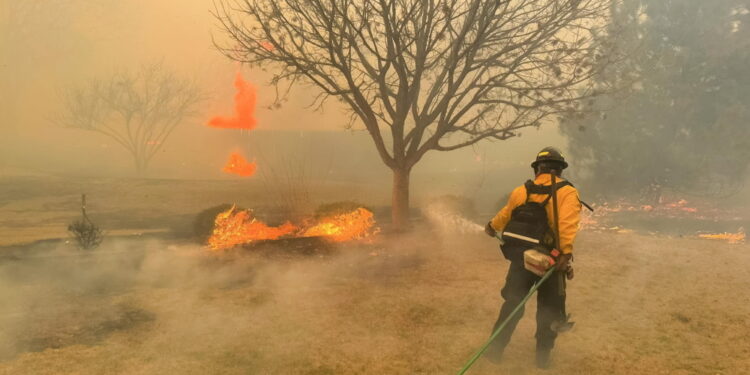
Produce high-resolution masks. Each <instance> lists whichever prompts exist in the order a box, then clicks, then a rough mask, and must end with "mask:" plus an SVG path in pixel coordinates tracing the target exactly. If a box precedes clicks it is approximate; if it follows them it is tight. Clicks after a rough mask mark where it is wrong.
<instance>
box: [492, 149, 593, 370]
mask: <svg viewBox="0 0 750 375" xmlns="http://www.w3.org/2000/svg"><path fill="white" fill-rule="evenodd" d="M531 167H532V168H533V169H534V174H535V179H534V180H533V181H531V180H529V181H527V182H526V184H524V185H521V186H519V187H517V188H516V189H514V190H513V192H512V193H511V195H510V198H509V200H508V203H507V204H506V205H505V207H503V208H502V209H501V210H500V212H498V214H497V215H496V216H495V217H494V218H493V219H492V220H491V221H490V222H489V223H487V226H486V228H485V232H486V233H487V234H488V235H490V236H493V237H495V236H497V235H498V233H500V234H502V239H503V240H504V243H503V245H502V247H501V248H502V251H503V254H504V255H505V257H506V258H508V259H509V260H510V267H509V269H508V274H507V276H506V279H505V286H504V287H503V289H502V292H501V295H502V297H503V299H504V300H505V302H504V303H503V305H502V308H501V309H500V316H499V317H498V319H497V322H496V323H495V328H494V329H493V332H494V331H495V329H497V327H498V326H499V325H500V324H501V322H503V321H504V320H505V319H506V318H507V317H508V316H509V315H510V313H511V312H512V311H513V310H514V309H515V308H516V306H518V304H519V303H520V301H521V300H522V299H523V298H524V296H526V294H527V293H528V292H529V290H530V289H531V287H532V286H533V285H534V283H535V282H536V281H538V280H539V279H540V277H539V276H537V275H536V274H534V273H532V272H530V271H528V270H526V268H524V262H523V252H524V251H525V250H528V249H532V248H533V249H537V250H540V251H545V252H546V253H548V254H559V255H558V257H557V259H556V263H557V269H556V271H555V274H553V275H552V276H551V277H550V278H549V279H548V280H547V281H546V282H545V283H544V284H542V285H541V287H540V288H539V290H538V295H537V312H536V324H537V329H536V335H535V336H536V365H537V367H539V368H548V367H549V365H550V353H551V351H552V348H553V347H554V345H555V338H556V337H557V333H558V332H557V331H561V329H559V328H560V327H564V326H566V325H569V323H568V322H567V315H566V313H565V280H566V277H567V278H572V268H571V264H570V259H571V257H572V253H573V241H574V240H575V237H576V232H577V231H578V223H579V220H580V212H581V202H580V200H579V198H578V191H577V190H576V189H575V187H573V186H572V185H571V184H570V183H569V182H567V181H565V180H564V179H562V178H561V177H562V171H563V170H564V169H565V168H567V167H568V163H567V162H566V161H565V158H564V157H563V155H562V154H561V153H560V151H558V150H557V149H555V148H553V147H546V148H544V149H542V150H541V151H540V152H539V153H538V154H537V156H536V160H534V162H533V163H532V164H531ZM552 174H554V175H555V179H556V187H555V188H554V191H556V192H557V204H558V207H557V208H558V226H559V249H557V250H559V252H558V251H554V250H555V249H553V248H554V243H555V237H554V236H555V233H554V228H555V223H554V209H553V200H552V199H550V197H551V192H552V191H553V189H552V188H551V185H552ZM535 227H536V228H540V229H534V228H535ZM522 315H523V310H521V311H520V313H519V314H516V315H515V317H514V318H513V319H512V320H511V321H509V322H508V325H507V326H506V327H505V329H504V330H503V331H502V332H501V333H500V334H499V335H498V336H497V337H496V338H495V340H494V341H493V342H492V344H491V346H490V347H489V349H488V351H487V353H486V355H487V356H488V358H489V359H490V360H491V361H493V362H498V361H500V359H501V358H502V355H503V351H504V349H505V347H506V345H507V344H508V342H509V341H510V337H511V335H512V334H513V330H514V329H515V328H516V325H517V324H518V321H519V320H520V319H521V316H522Z"/></svg>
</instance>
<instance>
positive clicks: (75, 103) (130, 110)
mask: <svg viewBox="0 0 750 375" xmlns="http://www.w3.org/2000/svg"><path fill="white" fill-rule="evenodd" d="M202 98H203V95H202V93H201V90H200V89H199V88H198V86H197V85H196V84H195V83H194V82H192V81H190V80H186V79H182V78H179V77H177V76H176V75H175V74H173V73H172V72H169V71H167V70H165V69H164V68H163V67H162V65H161V64H153V65H147V66H144V67H143V68H141V69H140V70H138V71H137V72H135V73H131V72H123V73H118V74H115V75H114V76H113V77H112V78H110V79H108V80H93V81H91V82H89V83H88V84H85V85H82V86H78V87H73V88H71V89H68V90H67V91H65V92H64V94H63V99H64V100H65V109H64V111H63V115H62V116H61V118H60V123H62V124H63V125H65V126H69V127H73V128H79V129H84V130H91V131H95V132H98V133H101V134H104V135H106V136H107V137H109V138H111V139H113V140H114V141H115V142H117V143H118V144H119V145H121V146H122V147H124V148H125V149H126V150H128V152H129V153H130V154H131V155H132V157H133V161H134V162H135V169H136V172H137V173H138V175H142V174H143V172H145V170H146V168H147V167H148V164H149V162H150V161H151V159H153V157H154V156H155V155H156V154H157V153H158V152H159V150H160V149H161V148H162V146H163V145H164V142H165V141H166V140H167V138H168V137H169V136H170V135H171V134H172V132H173V131H174V129H175V128H176V127H177V126H179V125H180V124H181V123H183V121H184V120H185V119H187V118H189V117H192V116H194V115H195V111H194V109H195V107H196V105H197V104H198V103H199V102H200V101H201V100H202Z"/></svg>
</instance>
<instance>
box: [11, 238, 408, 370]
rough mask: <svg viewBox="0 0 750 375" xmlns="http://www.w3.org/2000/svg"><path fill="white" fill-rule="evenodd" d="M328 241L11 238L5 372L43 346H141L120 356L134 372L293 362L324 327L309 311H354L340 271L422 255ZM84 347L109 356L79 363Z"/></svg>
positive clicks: (389, 267) (71, 361)
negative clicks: (315, 244) (28, 242)
mask: <svg viewBox="0 0 750 375" xmlns="http://www.w3.org/2000/svg"><path fill="white" fill-rule="evenodd" d="M355 248H356V246H355ZM373 249H374V248H373ZM319 251H321V252H320V255H313V256H309V255H308V256H306V255H302V254H300V253H295V252H294V251H293V250H292V249H289V248H284V247H281V246H279V245H271V246H270V248H266V249H262V248H255V249H252V250H248V249H236V250H234V251H223V252H210V251H208V250H206V249H205V248H203V247H200V246H197V245H190V244H184V243H183V244H176V245H175V244H168V243H166V242H165V241H162V240H156V239H127V240H125V239H109V240H108V241H106V242H105V243H104V244H103V245H102V247H100V248H99V249H97V250H96V251H92V252H81V251H79V250H77V249H75V248H73V247H72V246H69V245H67V244H62V243H60V244H57V245H51V244H40V245H36V246H34V247H18V248H17V249H15V250H7V251H5V252H4V253H3V254H2V259H0V300H2V301H3V302H4V303H3V304H2V306H0V327H2V329H0V363H4V364H3V365H0V372H2V371H5V370H8V369H10V370H11V372H13V370H12V369H13V367H12V366H19V368H20V369H28V368H29V367H28V363H26V362H25V361H26V359H27V358H35V361H37V360H42V361H55V362H57V365H56V366H62V367H58V368H65V369H66V370H65V371H73V372H76V371H78V372H83V373H97V372H100V371H101V367H99V366H101V365H102V363H100V362H99V359H101V358H102V356H104V357H106V352H107V351H110V350H115V351H122V353H121V355H123V356H127V357H131V358H138V361H137V362H138V363H121V364H119V365H120V366H124V367H120V368H119V371H121V372H124V373H134V372H135V373H138V372H146V373H153V372H154V371H156V372H169V373H171V372H182V371H181V370H177V369H183V370H184V369H185V368H189V367H190V363H196V364H200V365H201V366H208V364H210V366H218V364H217V363H224V362H226V361H230V362H232V363H234V364H233V365H232V366H237V367H236V368H239V369H242V371H244V372H242V373H246V372H247V371H252V370H253V369H256V367H257V366H261V367H262V368H264V369H267V370H268V371H270V372H266V373H283V371H284V370H274V368H275V367H277V366H278V367H280V368H286V366H287V365H282V364H283V362H284V361H286V360H289V361H291V362H294V361H295V359H294V355H293V354H292V353H293V352H294V351H295V350H297V351H300V350H305V347H306V346H308V345H309V343H310V338H311V337H315V336H316V335H317V334H316V333H315V331H316V330H317V329H319V328H320V327H314V326H310V325H309V324H308V321H309V320H310V319H311V318H310V316H309V315H310V314H313V315H315V316H316V317H317V318H315V319H316V320H317V321H318V322H321V323H322V324H324V325H325V326H335V325H337V324H339V322H340V321H341V320H342V319H344V318H343V317H344V316H346V314H347V313H348V311H349V309H350V307H349V306H348V305H347V304H346V303H345V301H344V300H342V297H343V298H344V299H346V298H349V297H347V296H350V295H349V294H345V295H342V296H338V295H332V294H331V293H332V292H333V289H334V288H337V287H339V286H340V285H341V284H340V280H341V278H346V279H348V280H351V281H352V282H354V283H362V282H366V283H370V282H375V283H376V284H378V283H380V282H387V281H388V280H389V279H392V278H393V277H397V276H398V275H399V274H400V272H401V270H405V269H406V268H405V267H414V265H415V264H418V263H419V260H418V257H416V256H415V255H413V254H410V252H409V251H405V254H400V255H399V256H398V257H391V256H388V255H387V253H388V252H384V251H383V250H377V249H374V250H372V251H369V250H366V251H351V252H350V248H349V247H348V246H347V247H342V246H338V247H336V248H335V249H333V248H330V249H328V250H325V249H319ZM326 254H327V255H326ZM326 314H330V315H326ZM344 320H348V318H346V319H344ZM277 334H278V335H280V336H282V337H286V338H289V337H291V338H298V339H299V340H297V341H290V342H284V339H277V338H274V337H272V336H273V335H277ZM269 335H271V336H269ZM308 335H309V336H308ZM326 340H327V339H326ZM82 350H85V351H88V352H90V353H91V355H93V356H94V357H96V358H99V359H96V360H95V359H93V358H89V360H87V361H84V362H82V363H77V362H78V360H77V358H79V356H80V355H81V353H82V352H81V351H82ZM287 351H289V353H287ZM54 353H56V354H54ZM196 355H197V356H198V357H197V358H196ZM243 357H244V359H243ZM299 360H300V359H299V358H297V361H299ZM305 360H309V359H305ZM276 361H281V363H275V362H276ZM307 365H309V363H308V364H307ZM307 365H303V367H304V366H307ZM222 366H224V365H222ZM232 366H229V367H230V368H231V367H232ZM218 368H222V367H218ZM223 368H227V367H226V366H224V367H223ZM18 371H20V372H24V371H25V370H18ZM207 372H211V370H207Z"/></svg>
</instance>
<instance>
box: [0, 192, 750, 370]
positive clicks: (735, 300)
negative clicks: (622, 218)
mask: <svg viewBox="0 0 750 375" xmlns="http://www.w3.org/2000/svg"><path fill="white" fill-rule="evenodd" d="M38 182H39V181H38V180H35V179H26V180H21V181H13V182H9V181H5V182H4V183H3V185H1V187H2V190H0V215H1V216H0V230H1V232H0V235H1V236H0V237H1V238H3V242H4V243H5V244H6V245H7V244H16V245H15V246H8V247H5V248H3V249H2V250H0V251H2V253H0V300H1V301H3V303H2V304H0V373H3V374H455V373H456V372H457V371H458V370H459V369H460V368H461V366H462V365H463V363H464V362H465V361H466V360H467V359H468V358H469V357H470V356H471V355H472V354H473V352H474V351H475V350H476V349H477V348H478V347H479V346H481V344H482V343H483V342H484V340H485V339H486V338H487V336H488V335H489V331H488V330H489V329H490V327H491V326H492V324H493V323H494V320H495V317H496V314H497V312H498V309H499V304H500V302H501V301H500V297H499V290H500V287H501V286H502V284H503V278H504V273H505V268H506V267H507V263H506V261H505V260H504V259H502V257H501V255H500V254H499V252H498V250H497V246H496V243H495V241H493V240H491V239H489V238H487V237H485V236H484V235H482V234H479V233H470V234H458V233H447V232H445V231H442V230H438V229H437V227H433V226H431V225H429V224H428V223H424V224H422V225H419V227H418V229H417V230H415V231H414V232H413V233H411V234H409V235H407V236H402V237H392V236H389V235H381V236H380V237H379V239H378V240H377V241H376V242H375V243H373V244H369V245H367V244H365V245H363V244H358V245H355V244H348V245H340V246H330V247H325V248H324V249H320V251H317V252H314V253H313V254H301V253H298V252H293V251H289V250H288V249H285V248H284V247H283V246H275V247H274V246H271V247H266V248H264V249H235V250H232V251H227V252H220V253H211V252H208V251H207V250H205V249H204V248H202V247H201V246H199V245H196V244H192V243H191V241H190V240H189V239H188V238H183V237H180V236H173V235H168V233H172V232H174V231H176V230H177V229H179V228H183V229H184V228H185V226H188V225H189V223H190V220H191V218H192V217H193V216H194V215H195V213H196V212H197V211H199V210H201V209H203V208H206V207H208V206H211V205H214V204H218V203H223V202H233V201H236V202H238V203H241V204H244V205H246V206H249V203H248V202H251V201H252V200H253V199H258V198H257V197H262V196H263V190H262V189H260V188H256V189H255V190H252V189H248V188H247V187H246V186H244V185H243V186H240V185H239V184H236V183H230V182H217V181H214V182H211V181H205V182H200V183H199V182H190V183H184V182H168V181H167V182H165V181H141V182H137V181H134V182H130V185H127V186H121V185H123V184H122V183H121V182H118V183H112V182H107V181H99V182H97V183H88V184H86V185H85V187H86V188H87V190H88V192H89V194H90V196H91V198H90V199H91V200H90V202H91V204H90V209H91V215H92V216H93V217H94V219H98V220H99V221H100V222H101V225H102V226H104V227H105V228H107V229H108V230H110V234H116V233H131V232H137V233H144V232H150V231H156V232H158V233H157V234H152V235H145V234H144V235H142V236H123V237H115V236H110V237H109V238H108V239H107V241H106V242H105V243H104V244H103V245H102V247H101V248H99V249H97V250H96V251H94V252H91V253H82V252H81V251H79V250H76V249H74V248H72V246H71V245H69V244H65V243H64V242H46V243H45V242H42V243H36V244H29V245H18V244H19V243H25V242H29V241H32V240H40V239H44V238H54V237H64V236H65V225H66V223H67V222H68V221H69V220H71V219H72V218H75V217H76V215H77V210H78V201H77V198H76V197H77V195H78V194H79V193H80V191H81V190H82V188H83V186H82V185H83V183H80V184H81V185H75V184H71V183H70V182H66V181H62V180H61V181H57V183H55V181H54V180H53V181H47V183H45V184H43V185H40V184H39V183H38ZM117 186H120V189H121V190H118V189H117ZM342 191H346V192H347V193H350V194H351V195H350V196H351V197H354V198H357V197H366V196H369V195H368V193H367V189H365V188H357V187H351V188H341V187H338V188H330V189H328V190H325V191H324V193H322V196H325V197H323V198H320V197H318V198H317V199H319V200H320V201H326V200H330V199H333V198H334V197H337V196H339V197H340V196H341V195H342ZM99 192H101V193H99ZM104 193H106V195H104ZM253 194H256V195H255V196H253ZM196 197H200V198H199V199H198V198H196ZM254 197H256V198H254ZM348 197H349V196H348ZM365 203H370V202H367V201H365ZM377 203H380V202H375V203H374V204H377ZM115 231H117V232H115ZM162 232H164V233H162ZM748 266H750V246H748V245H747V244H727V243H725V242H721V241H709V240H701V239H695V238H671V237H668V236H666V235H650V236H647V235H642V234H638V233H610V232H593V231H590V232H587V231H584V232H583V233H581V235H580V237H579V241H578V243H577V247H576V279H575V280H573V281H572V282H571V283H570V284H569V291H568V293H569V297H568V301H569V306H568V309H569V311H570V312H571V313H572V314H573V320H575V321H576V326H575V328H574V329H573V330H572V331H571V332H568V333H566V334H564V335H562V336H561V337H560V338H559V340H558V342H557V343H558V345H557V348H556V349H555V351H554V353H553V355H554V359H553V360H554V363H553V369H552V370H549V371H540V370H536V369H535V368H534V367H533V347H534V341H533V330H534V321H533V311H535V303H534V302H533V300H532V302H531V303H530V304H529V306H528V309H527V314H526V316H525V317H524V319H523V320H522V321H521V323H520V324H519V327H518V329H517V331H516V334H515V335H514V339H513V341H512V342H511V345H510V346H509V348H508V350H507V351H506V359H505V362H504V363H503V364H502V365H494V364H492V363H490V362H488V361H486V360H484V359H481V360H480V361H478V362H477V364H476V366H475V367H474V368H472V370H471V371H470V372H469V373H470V374H549V373H554V374H746V373H750V337H749V333H750V331H748V325H747V322H748V321H750V293H748V290H750V279H749V278H748V277H747V275H748V272H747V267H748Z"/></svg>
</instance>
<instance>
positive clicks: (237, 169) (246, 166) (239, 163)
mask: <svg viewBox="0 0 750 375" xmlns="http://www.w3.org/2000/svg"><path fill="white" fill-rule="evenodd" d="M256 168H257V166H256V164H255V162H252V163H250V162H248V161H247V160H245V158H244V157H243V156H242V155H241V154H240V153H238V152H233V153H231V154H230V155H229V160H228V161H227V164H226V165H224V169H222V171H224V172H225V173H229V174H236V175H238V176H242V177H250V176H252V175H253V174H255V170H256Z"/></svg>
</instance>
